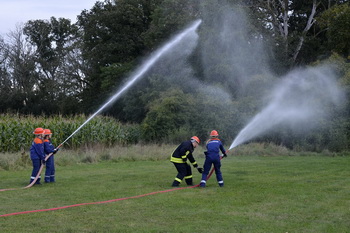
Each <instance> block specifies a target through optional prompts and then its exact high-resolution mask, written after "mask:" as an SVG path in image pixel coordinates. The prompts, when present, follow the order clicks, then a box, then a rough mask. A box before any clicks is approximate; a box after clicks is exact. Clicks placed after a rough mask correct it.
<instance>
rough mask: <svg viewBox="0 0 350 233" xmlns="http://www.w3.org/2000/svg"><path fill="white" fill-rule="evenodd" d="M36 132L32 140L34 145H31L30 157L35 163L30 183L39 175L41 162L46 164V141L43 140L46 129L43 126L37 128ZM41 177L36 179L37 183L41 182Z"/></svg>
mask: <svg viewBox="0 0 350 233" xmlns="http://www.w3.org/2000/svg"><path fill="white" fill-rule="evenodd" d="M33 134H35V138H34V140H33V142H32V146H31V147H30V159H31V160H32V163H33V170H32V176H31V177H30V182H29V183H30V184H31V183H32V182H33V181H34V179H35V177H36V176H37V174H38V172H39V170H40V166H41V164H42V163H43V164H45V154H44V142H43V134H44V129H43V128H36V129H35V130H34V132H33ZM40 179H41V177H40V176H39V178H38V179H37V180H36V182H35V184H41V183H40Z"/></svg>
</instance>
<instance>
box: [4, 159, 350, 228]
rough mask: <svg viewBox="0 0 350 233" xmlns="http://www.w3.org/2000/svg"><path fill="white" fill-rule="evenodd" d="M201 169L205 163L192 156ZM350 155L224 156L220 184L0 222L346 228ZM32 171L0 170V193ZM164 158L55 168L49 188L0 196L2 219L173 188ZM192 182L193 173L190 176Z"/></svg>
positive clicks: (21, 225) (51, 225)
mask: <svg viewBox="0 0 350 233" xmlns="http://www.w3.org/2000/svg"><path fill="white" fill-rule="evenodd" d="M198 162H199V164H203V162H204V161H203V158H199V159H198ZM349 168H350V157H349V156H345V157H329V156H229V157H228V158H225V159H224V160H223V161H222V172H223V176H224V180H225V187H223V188H219V187H218V185H217V184H216V181H215V174H214V175H213V176H212V177H211V179H210V180H209V181H208V183H207V188H205V189H201V188H189V189H182V190H176V191H172V192H167V193H157V194H154V195H149V196H145V197H141V198H135V199H128V200H122V201H118V202H111V203H105V204H98V205H85V206H78V207H72V208H67V209H61V210H55V211H48V212H37V213H29V214H22V215H14V216H7V217H0V229H1V232H336V233H339V232H350V230H349V229H350V221H349V220H350V169H349ZM30 172H31V169H30V168H28V169H25V170H22V171H4V170H2V171H0V179H1V181H0V188H1V189H3V188H20V187H24V186H25V185H27V182H28V181H29V176H30ZM175 175H176V170H175V167H174V166H173V165H172V164H171V163H170V162H168V161H167V160H158V161H119V162H111V161H110V162H108V161H104V162H100V163H93V164H78V165H69V166H59V167H57V168H56V179H57V182H56V183H51V184H43V185H41V186H34V187H32V188H30V189H25V190H23V189H19V190H13V191H4V192H0V203H1V207H0V215H2V214H9V213H14V212H21V211H29V210H39V209H47V208H55V207H61V206H67V205H73V204H79V203H90V202H97V201H106V200H112V199H117V198H123V197H131V196H137V195H141V194H147V193H151V192H155V191H162V190H168V189H171V187H170V184H171V183H172V181H173V178H174V177H175ZM194 180H195V181H196V183H198V182H199V181H200V174H199V173H198V172H197V171H194Z"/></svg>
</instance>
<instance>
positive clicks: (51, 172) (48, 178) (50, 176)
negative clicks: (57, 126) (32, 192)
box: [44, 129, 58, 183]
mask: <svg viewBox="0 0 350 233" xmlns="http://www.w3.org/2000/svg"><path fill="white" fill-rule="evenodd" d="M51 136H52V133H51V130H49V129H45V130H44V153H45V155H46V156H48V155H49V154H51V153H52V155H51V156H50V157H49V158H48V159H47V160H46V171H45V183H50V182H55V161H54V154H56V152H57V151H58V149H55V147H54V146H53V145H52V143H51Z"/></svg>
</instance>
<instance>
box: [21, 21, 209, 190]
mask: <svg viewBox="0 0 350 233" xmlns="http://www.w3.org/2000/svg"><path fill="white" fill-rule="evenodd" d="M201 23H202V20H196V21H195V22H194V23H192V24H191V25H190V26H189V27H188V28H186V29H185V30H184V31H182V32H181V33H179V34H178V35H176V36H175V37H174V38H173V39H171V40H170V41H169V42H168V43H166V44H165V45H164V46H163V47H161V48H160V49H158V50H156V51H155V53H154V55H153V56H151V57H150V58H149V59H147V60H146V62H145V63H144V64H143V65H141V66H140V67H139V68H138V69H137V70H136V71H135V74H134V75H132V76H131V78H130V80H129V81H128V82H127V83H126V84H125V85H124V86H123V87H122V88H121V89H120V90H119V91H117V93H116V94H115V95H113V96H112V97H111V98H110V99H109V100H108V101H107V102H106V103H105V104H104V105H102V107H100V108H99V109H98V110H97V111H96V112H95V113H94V114H92V115H91V116H90V117H89V118H88V119H87V120H86V121H85V122H84V123H83V124H82V125H81V126H79V127H78V128H77V129H76V130H75V131H74V132H73V133H72V134H71V135H70V136H69V137H67V138H66V140H64V141H63V142H62V143H61V144H59V146H57V147H56V149H58V148H60V147H61V146H63V144H65V143H66V142H67V141H68V140H69V139H70V138H71V137H73V136H74V135H75V134H76V133H77V132H78V131H79V130H80V129H81V128H83V127H84V125H86V124H87V123H88V122H89V121H90V120H91V119H92V118H94V117H95V116H96V115H97V114H99V113H100V112H101V111H102V110H103V109H105V108H106V107H107V106H108V105H110V104H111V103H112V102H114V101H115V100H117V99H118V98H119V97H120V96H121V95H122V94H123V93H124V92H125V91H127V90H128V89H129V88H130V87H131V86H132V85H133V84H134V83H135V82H136V81H137V80H138V79H140V78H141V77H142V76H143V75H144V74H145V73H146V72H147V71H148V70H149V69H150V68H151V67H152V66H153V65H154V64H155V63H156V62H157V61H158V60H159V58H160V57H161V56H162V55H163V54H165V53H167V52H168V51H169V50H171V49H172V48H173V47H174V46H176V45H178V44H179V43H180V42H181V41H182V40H183V39H184V38H185V37H187V36H189V35H191V34H193V36H192V37H191V39H194V40H197V39H198V35H197V34H196V33H195V31H196V29H197V28H198V26H199V25H200V24H201ZM51 155H52V153H51V154H49V155H48V156H46V158H45V160H47V159H48V158H49V157H50V156H51ZM42 169H43V165H41V167H40V170H39V172H38V174H37V176H36V177H35V179H34V180H33V181H32V183H30V184H29V185H28V186H26V187H25V188H30V187H31V186H33V184H34V183H35V182H36V180H37V179H38V177H39V176H40V173H41V171H42Z"/></svg>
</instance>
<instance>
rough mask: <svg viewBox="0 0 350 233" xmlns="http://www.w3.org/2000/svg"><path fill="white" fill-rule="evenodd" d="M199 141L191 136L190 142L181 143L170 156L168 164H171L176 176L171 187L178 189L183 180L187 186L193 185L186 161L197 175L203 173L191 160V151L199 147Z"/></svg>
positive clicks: (192, 159)
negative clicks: (176, 172)
mask: <svg viewBox="0 0 350 233" xmlns="http://www.w3.org/2000/svg"><path fill="white" fill-rule="evenodd" d="M199 143H200V140H199V138H198V137H197V136H193V137H192V138H191V140H189V141H184V142H182V143H181V144H180V145H179V146H178V147H177V148H176V149H175V151H174V152H173V154H172V155H171V159H170V162H172V163H173V164H174V165H175V167H176V170H177V171H178V174H177V175H176V177H175V180H174V182H173V184H172V186H173V187H178V186H179V184H180V183H181V182H182V180H183V178H185V181H186V184H187V185H193V180H192V170H191V166H190V165H189V164H188V163H187V159H188V160H189V161H190V162H191V164H192V165H193V167H195V168H197V170H198V172H199V173H202V172H203V168H200V167H198V164H197V162H196V160H195V159H194V158H193V155H192V153H193V151H194V149H195V148H196V147H197V146H198V145H199Z"/></svg>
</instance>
